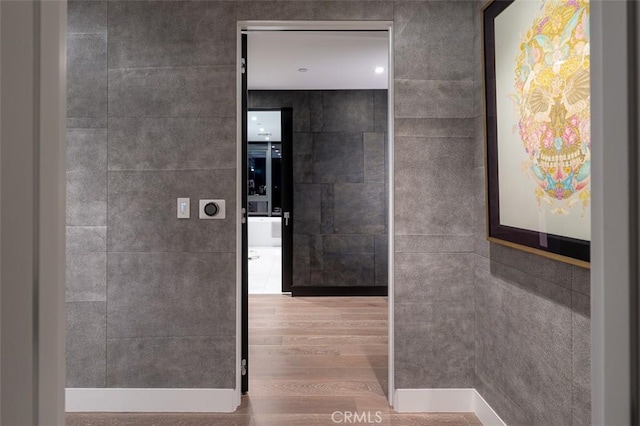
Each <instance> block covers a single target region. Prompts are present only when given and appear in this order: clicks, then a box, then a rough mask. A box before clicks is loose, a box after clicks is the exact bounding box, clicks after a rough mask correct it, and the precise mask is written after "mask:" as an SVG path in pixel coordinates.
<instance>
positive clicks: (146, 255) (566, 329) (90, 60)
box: [67, 0, 590, 425]
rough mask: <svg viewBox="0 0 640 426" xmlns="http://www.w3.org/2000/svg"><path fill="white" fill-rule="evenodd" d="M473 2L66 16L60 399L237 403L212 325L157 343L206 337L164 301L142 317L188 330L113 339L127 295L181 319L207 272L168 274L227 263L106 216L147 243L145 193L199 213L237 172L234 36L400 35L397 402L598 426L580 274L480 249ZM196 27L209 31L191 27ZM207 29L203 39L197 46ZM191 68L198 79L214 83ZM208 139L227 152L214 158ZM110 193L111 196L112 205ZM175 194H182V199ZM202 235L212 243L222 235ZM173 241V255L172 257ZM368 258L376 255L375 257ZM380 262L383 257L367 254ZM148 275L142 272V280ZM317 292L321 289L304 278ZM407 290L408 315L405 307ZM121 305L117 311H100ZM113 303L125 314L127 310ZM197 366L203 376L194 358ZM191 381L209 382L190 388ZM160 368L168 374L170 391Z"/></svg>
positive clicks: (321, 190) (143, 9)
mask: <svg viewBox="0 0 640 426" xmlns="http://www.w3.org/2000/svg"><path fill="white" fill-rule="evenodd" d="M482 3H483V2H470V1H455V2H454V1H439V0H433V1H420V0H418V1H412V0H407V1H401V0H399V1H391V0H352V1H337V0H333V1H315V0H309V1H304V2H303V1H286V0H282V1H281V0H276V1H272V0H260V1H245V0H237V1H233V0H231V1H220V2H216V1H212V2H209V1H206V2H204V1H203V2H198V1H194V2H179V1H177V2H172V1H168V2H138V1H133V2H125V1H123V2H117V1H109V2H106V1H86V2H85V1H71V2H70V3H69V52H68V58H69V81H68V114H69V120H68V127H69V141H70V143H69V146H70V149H69V155H70V157H71V158H77V160H73V161H70V164H69V172H68V183H69V185H68V191H69V194H68V199H69V205H68V217H67V225H68V243H67V244H68V253H69V259H70V263H69V269H70V273H69V276H70V282H69V289H70V290H69V292H68V299H67V300H68V316H67V320H68V334H67V339H68V357H67V364H68V370H67V371H68V384H69V386H80V387H82V386H90V387H100V386H108V385H109V386H133V387H145V386H163V387H164V386H167V387H169V386H188V387H197V386H202V387H207V386H211V387H231V386H233V385H234V383H233V380H234V379H233V376H234V374H233V373H234V372H233V367H232V365H233V364H232V361H231V359H232V358H233V356H234V350H233V343H234V339H233V337H230V336H229V335H222V334H221V335H217V334H216V331H215V328H216V327H217V325H218V324H215V326H212V328H211V329H212V330H214V331H211V333H213V334H205V333H203V332H201V329H202V325H201V324H198V325H197V327H196V328H194V331H196V332H197V333H198V334H201V335H200V336H194V337H186V336H168V335H166V334H180V333H182V331H179V332H175V330H184V329H186V328H187V327H188V326H189V324H188V322H189V321H187V320H186V319H183V317H184V318H189V317H191V319H194V318H195V319H196V320H197V321H201V320H202V321H208V318H213V317H212V316H211V315H210V314H209V313H207V312H206V310H203V309H201V308H198V309H196V310H195V312H190V313H189V315H186V314H185V313H183V312H180V308H179V307H176V306H172V305H171V303H169V302H166V301H165V298H164V297H162V298H157V300H156V299H155V296H154V300H145V302H153V303H150V306H148V307H145V310H142V311H141V312H136V315H139V317H138V318H140V316H144V318H147V315H154V316H153V318H159V317H162V318H164V316H163V315H159V314H158V313H159V312H166V313H167V315H169V318H170V317H171V316H173V318H176V319H178V318H180V321H179V322H178V323H177V324H176V325H175V328H173V331H172V328H171V326H170V325H169V324H168V321H166V320H165V321H160V322H158V323H157V324H155V325H145V326H136V325H135V324H133V325H131V327H133V328H132V329H127V328H126V327H124V326H123V328H120V329H119V328H118V327H117V325H118V323H117V322H114V321H118V318H117V317H114V316H112V315H110V314H109V312H113V313H116V312H127V311H128V310H129V311H130V310H131V305H130V304H129V305H127V303H128V302H127V303H125V300H124V299H125V298H126V297H123V296H124V295H125V294H127V293H128V294H131V296H132V297H134V298H138V300H141V298H143V297H145V294H144V293H142V292H140V286H147V287H148V288H149V292H148V297H151V295H153V294H159V292H162V291H165V290H166V291H168V294H169V295H171V297H169V298H168V299H167V301H174V300H176V299H175V298H176V297H177V296H176V295H177V294H178V293H179V292H180V291H183V290H184V291H185V293H186V294H187V296H188V298H192V297H193V295H194V294H197V293H198V292H199V290H198V286H201V285H202V283H200V282H199V280H202V279H207V276H208V273H210V271H209V270H206V268H202V269H199V267H198V266H196V268H197V269H195V270H190V271H189V273H186V274H184V275H180V279H181V280H182V281H181V282H180V283H168V282H167V281H166V280H164V281H163V280H161V279H160V278H161V277H162V276H163V275H164V274H174V273H175V271H169V270H167V268H173V269H179V268H180V267H179V266H171V265H177V264H180V262H181V261H182V260H184V259H185V257H186V258H188V259H189V260H188V264H189V265H198V264H200V262H206V259H207V257H208V256H211V258H212V259H214V258H215V259H216V260H215V261H218V260H220V259H224V258H225V256H229V253H230V251H225V250H226V249H225V248H224V245H218V244H214V243H209V242H205V241H199V242H195V243H187V242H186V240H183V241H180V240H174V239H177V238H179V237H178V235H180V234H181V233H180V231H178V230H177V227H179V226H183V225H179V224H178V223H176V222H173V221H170V220H168V219H166V218H165V217H164V216H162V214H159V213H158V214H157V215H155V216H153V221H157V222H155V223H157V225H154V226H150V227H148V228H147V229H146V232H144V233H143V232H136V231H135V230H133V231H132V230H131V228H127V227H126V226H125V225H126V224H122V223H120V224H118V218H117V217H115V216H114V215H113V214H109V210H110V209H108V208H107V202H109V205H111V203H112V202H113V203H120V206H121V208H122V209H123V212H127V214H129V216H128V217H129V219H137V220H138V222H133V223H132V225H131V226H132V227H136V226H141V225H140V223H141V222H142V219H141V218H140V217H138V216H137V215H141V214H146V213H148V212H147V210H146V207H145V206H142V205H141V204H140V203H139V202H136V200H137V199H138V193H150V194H154V195H153V202H154V203H155V205H157V206H163V205H164V204H163V203H164V202H165V201H166V203H167V205H168V203H169V201H168V200H173V199H174V198H175V197H177V196H191V197H192V198H196V197H198V196H200V195H201V193H200V191H201V188H202V187H200V186H199V183H198V182H202V180H201V179H206V175H207V174H208V173H211V175H212V176H213V175H216V176H217V173H221V175H220V176H224V170H220V169H230V170H231V171H233V169H234V168H235V161H234V160H233V152H234V149H235V145H234V137H235V136H234V130H233V129H235V118H234V115H235V113H234V111H235V99H234V95H233V93H229V92H228V91H227V89H228V88H229V87H235V77H234V75H235V74H234V68H233V65H234V57H235V56H234V55H235V53H234V52H235V42H234V40H235V32H234V31H233V27H234V26H235V21H236V20H250V19H273V20H287V19H291V20H366V19H369V20H389V21H391V20H393V21H394V31H395V34H394V36H395V38H394V40H395V78H396V80H395V86H396V90H397V92H396V96H395V107H396V114H395V123H394V127H395V154H396V162H395V170H396V177H395V181H394V182H391V184H392V185H393V186H392V187H393V188H394V191H395V198H396V206H395V207H396V214H395V217H394V220H395V223H396V235H394V238H395V247H396V253H395V257H396V261H395V269H396V276H395V285H396V291H397V294H396V318H395V321H396V323H395V330H394V331H395V335H396V345H395V354H396V383H395V385H396V387H397V388H412V387H418V388H438V387H462V386H464V387H476V388H477V389H478V390H479V391H480V393H481V394H482V395H483V396H484V397H485V398H486V399H487V401H488V402H489V403H490V404H491V405H492V406H493V407H494V408H495V409H496V411H497V412H498V413H499V414H500V415H501V416H502V417H503V419H504V420H506V421H507V423H508V424H538V425H542V424H554V425H555V424H571V423H573V424H587V423H588V422H589V416H590V414H589V413H590V407H589V401H590V394H589V392H590V384H589V362H590V361H589V360H590V354H589V346H590V345H589V315H588V312H589V310H588V306H589V291H588V289H589V277H588V272H586V271H584V270H581V269H579V268H576V267H570V266H567V265H564V264H562V265H560V264H556V263H555V262H551V261H544V260H540V259H539V258H537V257H535V256H532V255H524V254H521V253H519V252H515V251H513V250H508V249H504V248H501V247H499V248H496V247H495V246H490V245H489V244H488V243H486V241H485V240H484V190H483V185H484V182H483V179H484V168H483V164H484V161H483V153H482V152H483V150H482V146H483V137H482V121H481V120H480V116H481V105H482V98H481V93H482V92H481V90H480V88H481V67H480V61H481V58H480V52H481V38H480V28H481V27H480V22H479V19H478V17H479V9H480V7H481V6H482ZM107 17H108V19H107ZM200 19H203V20H205V21H206V22H208V23H209V24H211V25H206V26H204V27H203V26H197V25H195V20H200ZM107 22H108V23H109V25H107ZM196 27H197V28H199V30H201V31H204V33H200V32H196V31H195V30H194V29H195V28H196ZM107 28H108V31H107ZM223 28H226V30H223ZM165 29H171V31H168V30H167V31H165ZM107 33H108V34H107ZM205 33H206V34H205ZM230 34H233V36H232V37H229V35H230ZM107 35H108V37H107ZM212 40H215V41H214V42H212ZM107 53H108V55H107ZM107 56H108V61H109V71H107ZM470 58H473V59H472V60H470ZM193 67H207V68H208V69H209V70H210V73H206V72H202V70H199V69H196V68H193ZM145 76H148V78H146V79H145V78H144V77H145ZM222 81H224V82H222ZM206 94H210V95H211V96H208V95H206ZM215 101H218V102H221V103H219V104H215V103H214V102H215ZM309 102H310V105H311V106H310V108H312V109H313V110H317V108H318V106H319V105H321V103H318V102H320V100H319V99H318V98H317V97H313V96H312V97H311V98H310V100H309ZM108 103H110V105H109V113H110V115H109V117H107V104H108ZM379 105H380V98H379V97H374V108H373V113H374V116H375V117H376V119H375V123H379V125H376V126H375V127H374V128H373V129H372V131H373V132H381V131H384V128H386V123H384V124H383V122H384V117H383V116H382V115H380V114H378V113H377V111H378V109H377V106H379ZM111 107H113V108H116V109H115V110H112V109H111ZM294 108H295V106H294ZM114 112H117V113H118V114H119V115H120V116H118V117H116V116H114V115H113V113H114ZM309 114H310V120H309V125H308V126H309V127H308V128H307V127H305V128H298V129H296V132H298V133H297V138H298V139H297V140H296V146H297V147H298V148H299V150H298V152H297V153H296V155H297V156H298V157H297V158H299V159H300V162H299V164H309V163H310V162H311V163H312V162H313V156H314V149H313V139H312V137H311V135H310V133H311V132H315V131H317V129H318V126H319V125H320V123H321V121H320V120H319V116H318V114H311V113H309ZM123 115H126V116H123ZM303 122H304V120H303ZM305 126H306V125H305ZM105 132H106V133H107V136H106V139H105V136H104V133H105ZM211 134H215V135H222V136H221V137H219V138H217V137H216V138H212V139H213V140H214V142H213V143H212V144H207V143H206V140H207V139H209V138H210V136H208V135H211ZM178 139H179V140H180V142H181V143H180V144H178V145H177V144H176V143H175V141H176V140H178ZM374 139H375V138H374ZM367 140H368V141H370V140H372V139H367ZM370 143H371V144H375V142H370ZM76 145H77V148H78V149H75V148H74V146H76ZM157 147H160V148H159V149H154V148H157ZM74 151H75V152H74ZM105 151H106V153H107V154H106V155H107V159H108V166H107V164H105V162H104V160H103V158H104V152H105ZM375 152H376V150H375V149H373V148H372V149H371V151H370V152H369V154H367V155H365V156H364V161H365V162H367V163H369V162H370V163H372V164H379V158H378V157H377V156H376V153H375ZM81 157H84V159H80V158H81ZM420 164H423V166H419V165H420ZM107 167H108V170H109V172H108V176H107ZM365 169H366V168H364V169H363V173H364V170H365ZM183 172H184V173H186V174H182V173H183ZM146 173H154V176H157V177H158V178H159V179H160V180H159V182H160V183H161V184H160V187H161V188H165V187H166V188H167V189H166V193H165V195H163V190H162V189H161V188H160V189H155V188H154V189H151V188H148V187H147V186H148V185H151V182H154V181H153V180H152V179H148V178H146V179H145V178H144V176H145V174H146ZM314 173H315V171H314V170H313V168H308V167H306V166H305V167H302V166H301V167H300V168H299V169H297V171H296V174H297V176H298V178H299V180H298V181H299V182H300V185H303V184H304V185H309V189H310V190H309V191H308V193H309V194H310V195H309V202H310V203H315V205H316V206H320V210H321V216H320V217H321V220H320V223H319V224H318V223H317V222H316V220H317V219H316V217H315V216H313V217H311V216H310V217H309V218H308V220H307V222H308V226H309V227H312V228H314V229H318V228H320V230H321V231H322V232H323V233H324V232H325V230H326V229H331V227H332V226H334V223H335V212H334V211H333V209H330V208H328V207H327V205H330V204H332V201H331V200H333V199H334V197H336V191H335V188H334V184H332V183H320V184H314V183H313V182H314V181H313V179H314ZM149 176H150V175H149ZM366 176H370V175H367V174H365V179H366ZM129 178H131V179H132V180H131V182H128V179H129ZM377 178H379V176H378V177H377ZM377 178H376V179H377ZM183 179H187V180H186V181H185V180H183ZM191 179H194V180H193V181H191ZM109 182H114V185H116V187H117V188H119V191H118V192H117V193H116V192H114V191H113V190H112V188H111V184H110V183H109ZM116 182H120V184H116ZM191 182H194V183H193V185H192V184H191ZM225 182H226V181H225ZM154 183H155V182H154ZM349 183H350V182H344V183H342V185H348V184H349ZM227 184H228V182H227ZM118 185H119V186H118ZM107 187H108V188H109V190H107ZM223 187H224V185H220V186H217V185H214V186H213V187H212V188H214V189H215V188H219V189H220V190H222V189H223ZM177 190H181V191H182V192H185V193H184V194H183V193H180V194H177V193H173V192H174V191H177ZM165 196H166V198H164V197H165ZM323 200H324V202H323ZM323 204H324V205H325V208H324V209H322V205H323ZM129 208H130V209H131V210H127V209H129ZM193 208H194V206H192V209H193ZM233 208H234V207H231V209H233ZM231 213H232V212H231V211H230V215H229V216H233V214H231ZM108 218H109V219H108ZM107 222H109V227H110V226H112V225H113V226H118V225H119V226H120V227H121V228H120V231H119V232H117V233H116V234H114V235H111V230H110V229H109V232H107V231H108V229H107ZM190 226H194V225H185V228H186V229H185V232H194V231H193V230H190V228H189V227H190ZM195 226H197V225H195ZM209 232H210V234H208V235H210V236H211V237H216V236H217V232H220V230H215V229H210V230H209ZM314 232H316V231H314ZM151 233H161V236H160V237H159V236H157V235H150V234H151ZM107 234H109V241H110V242H109V244H118V247H119V248H118V250H121V252H118V253H116V252H113V251H112V247H111V246H109V247H108V246H107V240H108V239H107ZM131 235H137V236H138V237H139V238H140V240H141V241H137V238H136V239H134V238H130V236H131ZM295 237H296V238H295V239H296V244H297V245H298V246H299V247H306V249H305V250H303V251H305V252H308V253H309V255H305V256H302V257H300V258H297V261H298V262H299V263H301V264H303V266H302V267H303V268H309V270H311V264H312V262H313V265H318V264H319V263H320V262H323V263H324V262H325V261H326V259H324V251H323V256H319V255H318V252H319V248H320V247H323V250H324V245H320V243H319V241H317V240H313V241H312V240H311V238H310V235H296V236H295ZM231 238H232V239H231V241H235V240H234V239H233V236H231ZM176 241H177V247H179V249H176V250H175V251H174V250H173V248H174V247H176V246H175V245H174V243H175V242H176ZM155 247H157V251H154V250H156V249H155ZM364 247H365V248H366V249H367V250H370V245H369V243H366V244H365V245H364ZM384 247H385V245H384V244H379V241H378V239H377V238H376V240H375V241H374V251H375V252H376V253H377V252H378V251H380V250H383V249H384ZM108 248H109V252H107V249H108ZM312 251H314V256H311V253H312ZM107 253H108V254H107ZM218 256H220V257H218ZM107 260H108V261H107ZM115 261H117V262H121V263H122V264H127V265H132V266H131V268H132V269H131V270H127V271H122V272H121V273H118V274H115V273H114V270H113V267H111V262H115ZM215 261H214V260H212V262H215ZM85 262H86V263H85ZM146 262H148V265H149V267H148V268H147V267H145V268H141V267H140V266H139V265H140V264H141V263H146ZM83 264H85V265H99V266H93V267H91V268H85V267H83V266H82V265H83ZM307 264H308V266H306V265H307ZM102 265H104V267H102ZM427 265H428V266H429V267H428V268H427ZM85 269H90V270H91V272H87V271H86V270H85ZM72 271H73V272H72ZM233 274H234V272H233V271H226V270H225V271H223V276H229V277H230V278H229V280H228V282H225V283H226V284H227V285H230V286H233V285H234V284H233V279H232V278H231V277H232V275H233ZM116 275H117V277H116ZM318 275H319V274H314V278H313V279H319V277H318ZM173 276H177V275H173ZM113 279H117V280H119V281H118V284H116V283H115V281H111V280H113ZM307 279H308V280H309V281H310V280H311V279H312V278H311V273H309V277H308V278H307ZM74 280H75V282H73V281H74ZM216 282H219V281H216ZM111 283H113V286H112V285H110V284H111ZM172 285H173V287H172ZM178 285H179V287H178ZM225 289H226V286H225ZM219 290H220V291H222V290H223V289H222V288H219ZM412 291H413V292H415V293H416V298H413V297H412V298H411V299H408V295H412V294H413V293H412ZM220 294H221V297H224V296H222V295H223V293H220ZM111 297H113V298H114V301H115V302H116V304H115V305H114V306H111V304H110V303H109V304H108V303H107V302H108V299H109V298H111ZM117 301H122V303H121V304H120V305H119V306H118V302H117ZM107 306H108V309H107ZM234 306H235V304H234V303H228V304H227V303H223V304H220V305H219V306H216V309H223V310H225V311H226V312H228V313H229V316H230V317H233V309H234ZM150 318H151V317H150ZM124 324H127V322H125V323H124ZM194 325H195V324H194ZM220 327H221V328H223V329H224V328H225V327H227V326H226V325H225V324H220ZM198 330H200V331H198ZM225 333H226V331H225ZM124 336H133V337H124ZM205 352H206V353H208V354H211V357H210V358H207V359H203V358H201V356H202V354H203V353H205ZM194 365H196V366H198V371H199V372H201V373H202V374H200V375H196V374H195V373H194V370H193V366H194ZM169 367H171V368H174V369H173V370H172V371H171V372H169V371H168V369H169Z"/></svg>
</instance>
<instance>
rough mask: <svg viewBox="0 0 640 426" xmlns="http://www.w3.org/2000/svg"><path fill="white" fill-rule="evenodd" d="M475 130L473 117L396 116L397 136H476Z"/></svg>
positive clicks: (395, 128) (395, 129)
mask: <svg viewBox="0 0 640 426" xmlns="http://www.w3.org/2000/svg"><path fill="white" fill-rule="evenodd" d="M475 130H476V128H475V120H474V119H471V118H397V117H396V119H395V127H394V131H395V136H396V138H399V137H424V138H475V133H474V131H475ZM396 148H397V147H396Z"/></svg>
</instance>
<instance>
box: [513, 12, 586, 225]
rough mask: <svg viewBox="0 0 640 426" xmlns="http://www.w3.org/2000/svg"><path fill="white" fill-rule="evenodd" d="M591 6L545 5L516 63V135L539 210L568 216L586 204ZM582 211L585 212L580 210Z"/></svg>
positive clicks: (527, 36) (527, 35)
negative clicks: (525, 156)
mask: <svg viewBox="0 0 640 426" xmlns="http://www.w3.org/2000/svg"><path fill="white" fill-rule="evenodd" d="M589 56H590V55H589V3H588V1H586V0H568V1H567V0H546V1H544V2H543V5H542V7H541V12H540V14H539V16H537V17H536V18H535V19H534V21H533V26H532V27H531V28H530V29H529V30H528V31H527V33H526V34H525V35H524V37H523V39H522V41H521V44H520V54H519V55H518V57H517V58H516V69H515V78H514V80H515V91H516V92H515V94H512V95H510V98H511V100H512V101H513V103H514V106H515V108H516V111H517V115H518V120H519V121H518V131H519V133H520V137H521V139H522V142H523V144H524V149H525V151H526V152H527V154H528V155H529V161H528V163H527V164H526V168H527V172H528V173H530V174H531V175H532V176H533V178H534V179H535V181H536V183H537V187H536V197H537V199H538V204H539V205H541V203H542V202H544V203H546V204H547V205H548V206H549V207H550V209H551V211H552V212H553V213H557V214H563V213H568V212H569V210H570V209H571V207H572V206H573V205H574V204H575V203H576V202H579V201H580V202H581V203H582V206H583V209H584V208H586V206H587V205H588V204H589V198H590V193H589V187H588V185H589V178H590V174H591V173H590V169H591V167H590V165H591V136H590V123H591V120H590V108H589V106H590V94H589ZM583 211H584V210H583Z"/></svg>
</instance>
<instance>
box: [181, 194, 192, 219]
mask: <svg viewBox="0 0 640 426" xmlns="http://www.w3.org/2000/svg"><path fill="white" fill-rule="evenodd" d="M189 201H190V200H189V198H178V219H189V217H190V213H191V209H190V206H189Z"/></svg>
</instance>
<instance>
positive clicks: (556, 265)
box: [490, 244, 572, 288]
mask: <svg viewBox="0 0 640 426" xmlns="http://www.w3.org/2000/svg"><path fill="white" fill-rule="evenodd" d="M490 249H491V261H492V262H499V263H502V264H503V265H506V266H509V267H511V268H515V269H517V270H519V271H522V272H524V273H525V274H526V275H527V276H530V277H532V278H540V279H543V280H545V281H549V282H551V283H554V284H557V285H560V286H562V287H566V288H571V278H572V267H571V265H569V264H567V263H562V262H558V261H556V260H552V259H549V258H547V257H542V256H538V255H535V254H532V253H527V252H525V251H522V250H516V249H513V248H511V247H506V246H503V245H500V244H491V247H490Z"/></svg>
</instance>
